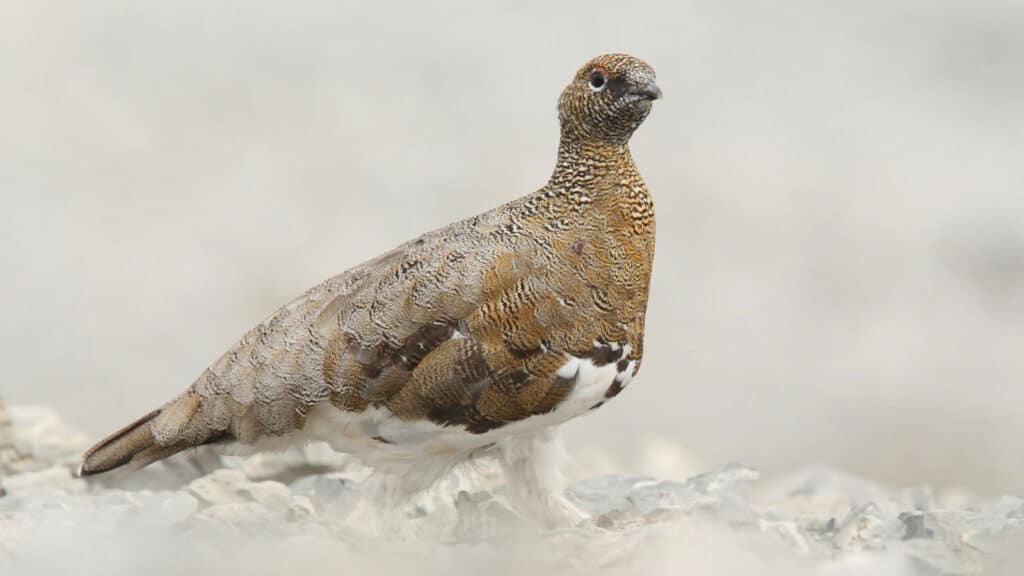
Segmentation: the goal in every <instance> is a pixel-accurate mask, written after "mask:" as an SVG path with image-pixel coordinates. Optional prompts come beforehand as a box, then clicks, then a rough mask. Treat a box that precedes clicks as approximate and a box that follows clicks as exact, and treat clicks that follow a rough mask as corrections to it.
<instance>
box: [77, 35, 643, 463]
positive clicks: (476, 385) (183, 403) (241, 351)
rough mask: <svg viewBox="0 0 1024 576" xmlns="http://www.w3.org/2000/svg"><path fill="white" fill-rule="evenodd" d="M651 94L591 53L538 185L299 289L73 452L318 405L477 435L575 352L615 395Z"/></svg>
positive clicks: (289, 421)
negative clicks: (638, 142) (184, 382)
mask: <svg viewBox="0 0 1024 576" xmlns="http://www.w3.org/2000/svg"><path fill="white" fill-rule="evenodd" d="M659 96H660V92H659V91H658V89H657V86H656V85H655V84H654V71H653V70H652V69H651V68H650V67H649V66H648V65H647V64H645V63H643V62H641V61H639V60H637V59H635V58H632V57H630V56H626V55H606V56H601V57H598V58H596V59H594V60H592V61H591V62H588V63H587V64H586V65H584V66H583V67H582V68H581V69H580V70H579V72H578V73H577V74H576V76H575V77H574V79H573V81H572V82H571V83H570V84H569V86H568V87H567V88H566V89H565V90H564V92H563V93H562V95H561V98H560V100H559V107H558V110H559V119H560V122H561V142H560V145H559V149H558V162H557V165H556V167H555V170H554V173H553V175H552V176H551V179H550V181H549V182H548V184H547V185H546V186H544V187H543V188H541V189H540V190H538V191H537V192H534V193H533V194H530V195H528V196H525V197H523V198H520V199H518V200H515V201H513V202H510V203H508V204H506V205H504V206H501V207H498V208H496V209H494V210H491V211H490V212H487V213H484V214H481V215H479V216H474V217H472V218H469V219H467V220H463V221H461V222H456V223H454V224H452V225H450V226H447V227H444V228H442V229H439V230H435V231H433V232H428V233H426V234H424V235H422V236H420V237H419V238H416V239H415V240H412V241H410V242H407V243H406V244H403V245H401V246H399V247H398V248H395V249H394V250H392V251H390V252H388V253H386V254H384V255H382V256H380V257H378V258H376V259H374V260H371V261H369V262H366V263H363V264H361V265H358V266H356V267H354V268H352V269H350V270H348V271H346V272H344V273H342V274H340V275H338V276H336V277H334V278H331V279H329V280H327V281H326V282H323V283H322V284H319V285H318V286H315V287H313V288H312V289H310V290H309V291H307V292H306V293H305V294H303V295H302V296H300V297H299V298H297V299H295V300H294V301H292V302H291V303H290V304H288V305H286V306H285V307H283V308H281V309H280V310H278V311H277V312H276V313H275V314H273V315H272V316H271V317H270V318H268V319H267V320H265V321H264V322H262V323H260V324H259V325H258V326H256V327H255V328H254V329H253V330H251V331H250V332H249V333H248V334H246V335H245V336H244V337H243V338H242V339H241V341H240V342H238V344H236V345H235V346H234V347H232V348H231V349H230V350H229V351H228V352H227V353H225V354H224V355H223V356H221V357H220V358H219V359H218V360H217V361H216V362H214V363H213V365H212V366H210V367H209V368H208V369H207V370H206V371H204V372H203V374H202V375H201V376H200V377H199V379H198V380H197V381H196V382H195V383H194V384H193V385H192V386H191V387H190V388H189V389H188V390H187V391H186V392H185V393H184V394H183V395H182V396H181V397H179V398H178V399H176V400H174V401H172V402H170V403H169V404H167V405H166V406H164V407H163V408H162V409H161V410H160V411H158V412H157V413H154V414H152V415H150V416H148V417H146V418H144V419H143V420H141V421H139V422H138V423H136V425H133V427H129V428H128V429H126V430H125V431H122V432H121V433H118V435H115V436H113V437H111V438H110V439H108V440H107V441H105V442H103V443H101V444H100V445H98V446H97V447H96V448H94V449H93V450H91V451H90V452H89V453H87V454H86V456H85V459H84V463H83V466H82V472H83V473H84V474H89V473H95V472H101V471H104V470H107V469H110V468H113V467H116V466H119V465H121V464H124V463H126V462H128V461H130V460H132V459H133V458H134V463H136V464H145V463H148V462H149V461H152V460H154V459H156V458H160V457H164V456H166V455H167V454H169V453H173V452H174V451H176V449H181V448H184V447H188V446H195V445H200V444H204V443H209V442H213V441H219V440H223V439H235V440H238V441H240V442H242V443H252V442H255V441H257V440H259V439H260V438H263V437H274V436H285V435H289V434H291V433H293V432H296V431H299V430H302V429H303V428H304V427H305V425H306V420H307V418H308V417H309V416H310V414H311V413H312V412H313V411H314V409H318V408H319V409H323V408H324V407H327V406H328V405H329V406H330V407H331V408H330V409H331V410H335V411H338V412H341V413H353V414H357V413H362V412H365V411H368V410H371V409H372V410H376V411H377V412H375V413H384V414H389V415H391V416H392V417H395V418H397V419H399V420H401V421H404V422H419V421H429V422H431V423H433V424H436V425H439V426H443V427H456V428H461V429H464V430H465V431H466V432H467V433H469V434H476V435H483V434H486V433H488V432H493V431H496V430H500V429H502V428H503V427H505V426H507V425H509V424H510V423H513V422H519V421H523V420H526V419H529V418H530V417H531V416H536V415H540V414H546V413H550V412H552V411H554V410H556V409H557V408H558V407H559V406H560V404H561V403H562V402H563V401H564V400H565V399H566V398H567V397H568V396H569V395H570V394H572V393H573V390H574V387H576V386H577V385H578V384H579V383H578V381H577V380H578V375H577V374H573V373H571V370H561V372H560V369H562V368H563V367H565V366H566V365H567V361H569V360H572V359H573V358H576V359H583V360H587V361H589V362H590V363H591V364H592V365H593V366H594V367H603V366H608V365H614V366H615V373H616V374H618V375H619V376H616V378H615V380H614V382H613V381H609V382H607V392H605V394H604V396H605V397H609V398H610V397H611V396H614V395H615V394H616V393H617V392H618V391H619V390H621V387H622V385H624V382H628V377H630V376H632V374H633V373H635V372H636V371H637V370H638V369H639V367H640V359H641V355H642V351H643V332H644V313H645V311H646V306H647V292H648V284H649V282H650V274H651V259H652V256H653V253H654V211H653V205H652V203H651V198H650V196H649V195H648V192H647V187H646V185H645V184H644V181H643V179H642V178H641V177H640V174H639V172H638V171H637V168H636V166H635V164H634V163H633V159H632V156H631V155H630V152H629V149H628V147H627V142H628V140H629V138H630V136H631V135H632V133H633V131H634V130H635V129H636V128H637V127H638V126H639V125H640V123H641V122H642V121H643V120H644V118H645V117H646V116H647V114H648V113H649V111H650V109H651V101H652V100H654V99H656V98H657V97H659ZM602 402H603V399H602ZM599 403H600V402H595V406H596V405H597V404H599ZM574 415H575V414H569V415H568V417H571V416H574ZM140 428H141V430H142V431H141V432H140ZM368 433H369V432H368ZM492 436H493V435H492ZM374 437H375V438H376V439H377V440H378V441H379V442H381V443H383V444H388V443H392V442H393V440H392V439H389V438H387V437H385V436H381V435H379V434H378V435H376V436H374ZM126 439H127V440H126Z"/></svg>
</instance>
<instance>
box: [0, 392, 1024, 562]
mask: <svg viewBox="0 0 1024 576" xmlns="http://www.w3.org/2000/svg"><path fill="white" fill-rule="evenodd" d="M0 406H2V404H0ZM85 444H86V438H84V437H83V436H82V435H81V434H79V433H76V432H75V431H72V430H69V429H67V427H65V426H64V425H63V423H62V422H61V420H60V418H59V417H58V416H57V415H56V414H55V413H54V412H53V411H52V410H50V409H48V408H45V407H29V406H12V407H9V408H7V410H6V413H5V412H4V410H3V409H2V408H0V488H2V491H3V492H2V496H0V574H4V575H20V574H30V575H43V574H47V575H48V574H71V573H74V574H76V575H93V574H96V575H99V574H104V575H107V574H132V575H136V574H199V573H205V574H211V573H216V572H217V571H224V573H235V574H282V573H290V574H300V573H301V574H310V575H319V574H325V575H326V574H332V575H333V574H357V573H363V572H366V571H370V570H372V571H374V573H376V574H380V573H383V574H398V573H409V572H412V573H415V574H426V575H432V574H438V575H440V574H445V575H461V574H480V573H486V574H497V575H501V574H522V573H530V574H535V575H541V574H588V575H595V574H684V573H685V574H702V575H717V574H722V575H726V574H727V575H736V574H759V575H772V574H780V575H783V574H784V575H787V576H801V575H812V574H822V575H847V574H871V575H878V576H886V575H897V574H899V575H902V574H929V575H930V574H978V573H985V574H1004V575H1007V576H1009V575H1011V574H1012V575H1017V574H1022V573H1024V499H1022V498H1019V497H1013V496H1006V497H1003V498H1001V499H998V500H988V501H985V500H980V499H977V498H975V497H974V496H972V495H971V494H968V493H962V492H957V493H944V494H936V493H934V492H933V491H932V490H931V489H929V488H928V487H924V486H922V487H913V488H906V489H889V488H885V487H882V486H879V485H878V484H876V483H874V482H872V481H870V480H867V479H863V478H856V477H852V476H849V475H846V474H843V473H841V472H838V471H834V470H829V469H823V468H812V469H805V470H802V471H798V472H795V473H793V474H790V475H788V476H785V477H780V478H775V479H764V480H762V479H759V474H758V472H757V471H755V470H752V469H749V468H745V467H743V466H729V467H726V468H724V469H721V470H715V471H711V472H708V473H706V474H702V475H699V476H696V477H693V478H690V479H687V480H683V479H655V478H647V477H631V476H592V477H588V478H585V479H582V480H581V481H579V482H577V483H575V484H574V485H573V487H572V488H571V490H570V496H571V497H572V499H573V500H575V501H576V502H577V503H578V504H579V505H580V506H581V507H582V508H584V509H586V510H587V511H589V512H590V513H591V515H592V516H593V521H592V522H590V523H588V524H586V525H583V526H579V527H577V528H573V529H567V530H556V531H540V530H538V529H536V528H534V527H532V526H530V525H528V524H524V523H523V522H521V521H520V520H519V519H518V518H517V516H516V515H515V514H514V513H513V512H512V511H511V510H510V509H509V508H508V507H507V506H506V505H505V503H504V500H503V497H502V492H503V490H502V486H501V479H500V477H498V476H497V475H496V474H495V473H494V471H493V470H491V469H489V467H488V466H486V465H481V466H476V467H474V468H473V469H467V470H462V471H459V472H458V473H457V474H453V476H452V477H451V478H450V479H448V480H446V481H445V483H444V484H443V485H442V486H439V487H437V489H436V490H434V491H433V492H432V493H431V494H428V495H425V496H424V497H423V498H422V499H421V500H420V501H418V502H416V503H414V504H412V505H410V506H409V507H408V508H406V509H403V510H381V509H379V508H377V507H375V506H374V504H373V502H369V501H367V500H366V499H364V498H361V497H360V481H361V479H363V478H364V477H365V476H366V474H367V470H366V469H365V468H363V467H362V466H360V465H359V464H358V463H357V462H355V461H353V460H352V459H350V458H347V457H345V456H344V455H339V454H335V453H332V452H330V451H329V450H327V449H326V448H325V447H323V446H310V447H308V448H306V449H305V450H304V451H301V452H298V451H296V452H292V453H283V454H272V455H260V456H255V457H251V458H247V459H231V458H224V459H223V460H224V461H223V462H219V461H215V460H216V458H215V457H210V456H204V454H203V453H202V452H199V453H194V454H188V455H184V456H183V457H179V458H177V459H174V460H172V461H171V462H170V463H168V464H158V465H154V466H151V467H150V468H147V469H145V470H143V471H140V472H138V473H135V474H133V475H129V476H124V477H120V478H106V479H101V480H99V481H89V482H86V481H83V480H79V479H75V478H73V477H72V476H71V473H70V470H71V467H72V466H73V465H74V464H75V463H76V461H77V456H78V454H79V453H80V452H81V450H82V449H83V448H84V446H85ZM659 449H661V450H664V451H666V453H665V455H664V457H665V458H673V457H675V456H676V455H673V454H672V453H671V450H670V449H669V448H665V447H662V448H659Z"/></svg>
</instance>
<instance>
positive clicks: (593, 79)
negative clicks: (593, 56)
mask: <svg viewBox="0 0 1024 576" xmlns="http://www.w3.org/2000/svg"><path fill="white" fill-rule="evenodd" d="M607 83H608V79H607V78H605V75H604V72H603V71H601V70H594V71H593V72H591V73H590V88H591V90H594V91H595V92H600V91H601V90H604V87H605V84H607Z"/></svg>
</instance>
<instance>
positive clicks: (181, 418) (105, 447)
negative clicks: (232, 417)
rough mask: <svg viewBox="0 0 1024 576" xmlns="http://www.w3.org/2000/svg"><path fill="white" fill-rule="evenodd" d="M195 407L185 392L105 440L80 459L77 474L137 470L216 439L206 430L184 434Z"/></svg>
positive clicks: (195, 400) (194, 400)
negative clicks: (123, 468) (118, 469)
mask: <svg viewBox="0 0 1024 576" xmlns="http://www.w3.org/2000/svg"><path fill="white" fill-rule="evenodd" d="M198 406H199V397H198V396H196V395H193V394H188V393H186V394H184V395H182V396H181V397H179V398H178V399H176V400H174V401H172V402H170V403H168V404H167V405H165V406H164V407H163V408H161V409H159V410H154V411H152V412H150V413H149V414H146V415H145V416H143V417H142V418H139V419H138V420H136V421H135V422H132V423H131V424H129V425H128V426H125V427H124V428H122V429H121V430H118V431H117V432H115V433H113V434H111V435H110V436H108V437H107V438H104V439H103V440H102V441H100V442H99V443H98V444H96V445H95V446H93V447H92V448H90V449H89V450H88V451H87V452H86V453H85V454H84V455H83V456H82V465H81V466H80V467H79V468H78V475H79V476H91V475H93V474H100V473H103V472H108V471H110V470H113V469H115V468H121V467H122V466H128V467H129V469H131V470H137V469H139V468H142V467H143V466H147V465H149V464H152V463H153V462H156V461H157V460H163V459H164V458H167V457H168V456H172V455H174V454H177V453H178V452H181V451H182V450H185V449H186V448H190V447H192V446H198V445H200V444H206V443H208V442H210V441H212V440H213V439H214V438H215V437H214V435H212V434H211V433H210V432H211V431H210V430H208V429H206V428H205V427H201V429H198V430H191V429H190V432H195V433H192V434H187V435H186V434H183V430H185V429H186V428H187V425H188V424H190V423H191V422H192V416H193V415H194V414H195V412H196V409H197V408H198ZM217 436H223V434H219V435H217Z"/></svg>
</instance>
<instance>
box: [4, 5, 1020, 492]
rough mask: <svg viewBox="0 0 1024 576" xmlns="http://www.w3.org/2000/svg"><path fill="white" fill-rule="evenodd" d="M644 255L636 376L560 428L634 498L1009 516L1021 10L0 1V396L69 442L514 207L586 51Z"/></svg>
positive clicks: (1015, 482) (541, 173)
mask: <svg viewBox="0 0 1024 576" xmlns="http://www.w3.org/2000/svg"><path fill="white" fill-rule="evenodd" d="M610 51H625V52H629V53H632V54H634V55H637V56H640V57H642V58H644V59H646V60H647V61H648V62H650V63H651V64H652V65H653V66H654V67H655V69H656V70H657V71H658V75H659V84H660V85H661V87H662V89H663V90H664V93H665V95H666V97H665V99H664V101H661V102H658V103H657V104H656V105H655V110H654V112H653V114H652V115H651V117H650V119H649V120H648V122H647V123H646V124H645V125H644V126H643V127H642V128H641V129H640V131H639V132H638V133H637V135H636V137H635V138H634V141H633V151H634V154H635V156H636V159H637V162H638V164H639V166H640V167H641V169H642V171H643V173H644V175H645V177H646V179H647V181H648V184H649V186H650V188H651V190H652V191H653V194H654V195H655V201H656V204H657V210H658V252H657V258H656V265H655V277H654V285H653V291H652V296H651V303H650V317H649V320H648V324H649V329H648V341H647V352H646V354H647V356H646V359H645V362H644V369H643V372H642V373H641V377H640V378H639V379H638V381H637V383H636V384H635V385H634V386H633V387H631V388H630V389H629V391H628V392H627V393H626V394H623V395H622V396H620V397H619V398H618V399H617V400H616V401H615V402H614V403H612V404H611V405H609V406H608V407H606V408H604V409H602V410H600V411H598V412H597V413H596V414H594V415H592V416H589V417H587V418H585V419H583V420H581V421H577V422H574V423H572V424H570V425H569V426H568V429H567V436H568V440H569V442H570V446H571V447H572V448H573V449H574V453H578V452H579V451H582V450H587V449H592V448H595V447H600V448H607V449H608V450H609V451H610V453H611V454H612V455H613V456H614V458H615V460H616V462H617V464H618V466H619V467H620V468H621V469H623V470H626V471H630V472H640V473H642V472H651V473H658V472H660V470H659V469H658V468H659V463H658V461H657V458H653V459H652V458H648V457H645V456H644V454H645V453H647V448H646V447H648V446H650V445H651V443H652V442H653V441H654V440H652V439H655V438H662V439H664V440H667V441H671V442H674V443H677V444H678V445H680V446H682V447H684V448H685V450H686V453H687V454H688V455H689V456H688V458H690V459H691V460H690V461H691V464H690V465H691V466H692V467H695V468H697V469H699V468H700V467H704V466H707V467H712V466H717V465H720V464H723V463H725V462H729V461H739V462H743V463H745V464H748V465H752V466H757V467H759V468H761V469H763V470H764V471H766V472H768V473H779V472H784V471H787V470H791V469H793V468H796V467H800V466H804V465H810V464H817V463H822V464H827V465H833V466H837V467H840V468H843V469H846V470H850V471H852V472H855V473H858V474H862V475H867V476H871V477H873V478H876V479H878V480H881V481H884V482H887V483H890V484H892V485H897V486H898V485H905V484H916V483H931V484H935V485H938V486H942V487H954V486H962V487H966V488H968V489H971V490H974V491H977V492H979V493H981V494H991V495H994V494H998V493H1002V492H1016V493H1021V492H1022V489H1024V450H1022V448H1021V441H1022V440H1024V2H1022V1H1021V0H1003V1H1000V0H988V1H984V2H980V1H978V2H964V1H953V0H903V1H899V2H897V1H881V0H876V1H862V0H847V1H837V2H820V1H814V0H806V1H793V0H785V1H776V2H755V1H747V2H741V1H735V0H729V1H723V0H689V1H682V2H663V3H644V2H623V1H619V2H608V1H600V2H598V1H589V2H574V3H555V2H515V3H513V2H504V3H494V4H491V5H487V6H485V5H484V4H483V3H473V2H465V3H456V2H433V3H417V4H413V3H409V4H408V5H397V4H396V5H387V4H384V3H380V4H378V5H376V6H373V7H371V5H370V3H354V2H353V3H342V2H328V1H324V2H294V3H283V2H282V3H275V2H266V1H260V2H254V1H236V2H163V3H156V2H151V3H139V2H135V1H128V0H126V1H123V2H90V3H85V2H67V3H59V2H47V3H39V2H27V1H26V2H20V1H14V0H3V1H2V2H0V128H2V130H0V194H2V204H0V207H2V208H0V230H2V231H0V266H2V270H3V272H2V274H3V282H2V283H0V294H2V302H3V307H4V311H3V313H2V314H0V328H2V330H0V350H3V367H4V374H3V376H2V377H0V395H3V396H5V397H7V399H8V401H11V402H13V403H49V404H52V405H54V406H56V407H57V408H58V409H59V410H60V411H61V413H62V414H63V415H64V416H65V417H66V418H67V419H68V420H69V421H70V422H71V423H72V424H74V425H76V426H78V427H81V428H82V429H84V430H86V431H87V432H89V433H90V434H91V435H93V436H99V435H101V434H105V433H107V432H109V431H110V430H111V429H112V428H113V427H116V426H119V425H121V424H124V423H126V422H127V421H128V420H130V419H133V418H134V417H136V416H138V415H140V414H142V413H144V412H146V411H148V410H150V409H151V408H152V407H154V406H156V405H158V404H159V403H161V402H163V401H164V400H166V399H168V398H169V397H170V396H171V395H173V394H176V393H178V392H179V391H180V390H181V389H183V388H184V387H185V386H187V385H188V384H189V383H190V382H191V381H192V380H193V379H194V378H195V377H196V376H197V375H198V374H199V373H200V371H201V370H202V369H203V368H204V367H205V366H206V365H207V364H208V363H209V362H210V361H212V360H213V359H214V358H216V357H217V356H218V355H219V354H220V353H221V352H222V351H223V350H224V349H225V348H227V347H228V346H229V345H230V344H231V343H232V342H233V341H234V340H235V339H236V338H237V337H238V336H240V335H241V334H242V333H243V332H244V331H245V330H247V329H248V328H249V327H251V326H252V325H253V324H255V323H256V322H257V321H259V320H261V319H262V318H263V317H264V316H266V315H267V314H269V313H270V312H271V311H272V310H273V309H274V308H276V307H277V306H279V305H281V304H283V303H284V302H286V301H287V300H289V299H290V298H292V297H293V296H295V295H296V294H298V293H299V292H300V291H302V290H303V289H305V288H306V287H308V286H310V285H312V284H314V283H316V282H318V281H319V280H321V279H323V278H325V277H327V276H329V275H332V274H334V273H336V272H340V271H341V270H344V269H345V268H347V267H349V266H351V265H353V264H355V263H358V262H360V261H362V260H364V259H366V258H369V257H372V256H374V255H375V254H377V253H378V252H380V251H382V250H385V249H387V248H390V247H392V246H394V245H395V244H397V243H399V242H401V241H404V240H406V239H408V238H410V237H412V236H414V235H416V234H419V233H420V232H422V231H425V230H428V229H431V228H435V227H437V226H440V225H443V224H446V223H448V222H450V221H452V220H455V219H458V218H462V217H465V216H470V215H472V214H475V213H477V212H480V211H483V210H485V209H488V208H490V207H492V206H494V205H497V204H498V203H501V202H504V201H506V200H509V199H512V198H514V197H516V196H519V195H522V194H524V193H527V192H530V191H532V190H533V189H535V188H537V187H539V186H540V185H541V184H543V182H544V181H545V180H546V178H547V176H548V174H549V173H550V170H551V168H552V166H553V160H554V154H555V148H556V139H557V136H558V128H557V120H556V116H555V101H556V97H557V95H558V93H559V91H560V90H561V89H562V87H563V86H564V84H565V83H566V82H567V81H568V80H569V78H570V76H571V74H572V73H573V72H574V71H575V69H576V68H577V67H578V66H579V65H580V64H582V63H583V62H584V61H585V60H587V59H588V58H590V57H592V56H594V55H597V54H599V53H603V52H610Z"/></svg>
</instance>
